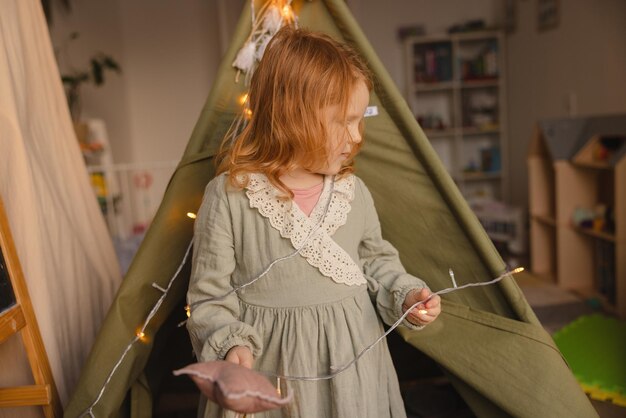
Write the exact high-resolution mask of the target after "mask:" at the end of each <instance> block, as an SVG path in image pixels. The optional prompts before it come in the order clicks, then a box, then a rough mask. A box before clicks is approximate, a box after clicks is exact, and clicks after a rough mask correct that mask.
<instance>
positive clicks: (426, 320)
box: [402, 288, 441, 325]
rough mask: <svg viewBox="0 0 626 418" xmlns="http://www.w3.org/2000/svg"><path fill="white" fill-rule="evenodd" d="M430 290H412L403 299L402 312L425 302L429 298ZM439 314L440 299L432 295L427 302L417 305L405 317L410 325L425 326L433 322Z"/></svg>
mask: <svg viewBox="0 0 626 418" xmlns="http://www.w3.org/2000/svg"><path fill="white" fill-rule="evenodd" d="M430 294H431V292H430V290H428V289H426V288H423V289H420V290H418V289H413V290H411V291H410V292H409V293H408V294H407V295H406V298H405V299H404V303H403V304H402V311H403V312H406V310H407V309H409V308H410V307H411V306H413V305H414V304H415V303H417V302H419V301H421V300H425V299H427V298H428V297H429V296H430ZM440 313H441V298H440V297H439V295H434V296H433V297H432V298H430V300H428V302H426V303H425V304H424V303H420V304H419V305H417V306H416V307H415V308H414V309H413V310H412V311H411V313H410V314H409V315H407V317H406V319H407V320H408V321H409V322H410V323H412V324H413V325H426V324H430V323H431V322H433V321H434V320H435V319H437V317H438V316H439V314H440Z"/></svg>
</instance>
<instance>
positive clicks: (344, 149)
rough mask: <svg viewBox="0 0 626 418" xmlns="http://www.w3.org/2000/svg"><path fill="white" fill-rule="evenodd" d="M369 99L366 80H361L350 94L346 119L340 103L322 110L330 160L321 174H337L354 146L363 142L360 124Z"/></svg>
mask: <svg viewBox="0 0 626 418" xmlns="http://www.w3.org/2000/svg"><path fill="white" fill-rule="evenodd" d="M369 99H370V92H369V89H368V88H367V86H366V85H365V82H363V81H362V80H359V81H357V83H356V84H355V86H354V88H353V90H352V93H351V95H350V99H349V101H348V108H347V112H346V115H345V119H344V115H343V114H342V112H341V108H340V107H339V105H332V106H328V107H326V108H325V109H324V110H323V111H322V115H323V117H324V123H325V126H326V131H327V133H328V143H327V144H328V145H327V146H328V161H327V164H326V167H325V168H324V169H323V170H320V173H319V174H327V175H334V174H337V173H338V172H339V170H341V167H342V165H343V163H344V162H345V161H346V160H347V159H348V158H350V154H351V152H352V147H353V146H354V145H355V144H358V143H359V142H361V133H360V132H359V125H360V123H361V120H362V119H363V115H364V114H365V109H366V108H367V105H368V103H369Z"/></svg>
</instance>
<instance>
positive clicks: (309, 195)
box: [291, 182, 324, 216]
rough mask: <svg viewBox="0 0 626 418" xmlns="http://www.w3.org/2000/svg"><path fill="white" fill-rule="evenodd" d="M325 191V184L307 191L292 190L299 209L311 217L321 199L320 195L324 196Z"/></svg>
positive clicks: (322, 183)
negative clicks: (323, 191)
mask: <svg viewBox="0 0 626 418" xmlns="http://www.w3.org/2000/svg"><path fill="white" fill-rule="evenodd" d="M323 189H324V182H321V183H320V184H317V185H315V186H313V187H309V188H307V189H291V191H292V192H293V201H294V202H296V204H297V205H298V207H299V208H300V209H301V210H302V212H304V214H305V215H306V216H310V215H311V212H313V208H314V207H315V205H316V204H317V201H318V200H319V198H320V195H321V194H322V190H323Z"/></svg>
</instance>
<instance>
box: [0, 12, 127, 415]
mask: <svg viewBox="0 0 626 418" xmlns="http://www.w3.org/2000/svg"><path fill="white" fill-rule="evenodd" d="M0 196H1V197H2V200H3V202H4V206H5V208H6V212H7V218H8V222H9V225H10V227H11V231H12V235H13V237H14V241H15V246H16V250H17V253H18V256H19V259H20V264H21V266H22V270H23V271H24V277H25V280H26V284H27V287H28V291H29V294H30V298H31V301H32V303H33V307H34V310H35V315H36V318H37V322H38V324H39V329H40V331H41V335H42V339H43V342H44V346H45V349H46V351H47V355H48V358H49V362H50V367H51V369H52V374H53V376H54V380H55V383H56V386H57V389H58V392H59V396H60V398H61V402H62V403H67V401H68V400H69V397H70V394H71V393H72V392H73V391H74V387H75V385H76V383H77V381H78V378H79V375H80V373H81V370H82V367H83V363H84V362H85V361H86V359H87V355H88V353H89V350H90V349H91V346H92V344H93V342H94V340H95V338H96V334H97V331H98V329H99V327H100V325H101V322H102V320H103V319H104V317H105V314H106V312H107V311H108V309H109V306H110V303H111V302H112V300H113V297H114V294H115V291H116V290H117V288H118V286H119V284H120V282H121V274H120V270H119V266H118V263H117V259H116V256H115V251H114V249H113V243H112V242H111V238H110V237H109V234H108V232H107V228H106V224H105V222H104V219H103V217H102V213H101V212H100V208H99V207H98V203H97V202H96V200H95V199H94V192H93V189H92V188H91V184H90V183H89V176H88V174H87V170H86V168H85V163H84V161H83V158H82V155H81V153H80V150H79V147H78V141H77V140H76V136H75V134H74V130H73V127H72V121H71V118H70V114H69V111H68V108H67V103H66V100H65V94H64V93H63V87H62V85H61V76H60V75H59V70H58V68H57V66H56V61H55V58H54V52H53V49H52V43H51V41H50V35H49V33H48V28H47V25H46V21H45V18H44V14H43V10H42V8H41V2H40V1H39V0H0ZM0 364H1V365H2V371H0V387H7V386H24V385H28V384H31V383H32V379H33V376H32V372H31V370H30V367H29V365H28V362H27V361H26V354H25V351H24V347H23V346H22V341H21V338H19V337H18V336H13V337H11V338H10V339H8V340H7V341H5V342H4V343H3V344H0ZM14 416H15V417H20V418H25V417H29V416H34V417H39V416H42V410H41V408H40V407H37V408H35V407H22V408H6V409H5V408H0V417H14Z"/></svg>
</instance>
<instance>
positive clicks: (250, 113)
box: [244, 109, 252, 118]
mask: <svg viewBox="0 0 626 418" xmlns="http://www.w3.org/2000/svg"><path fill="white" fill-rule="evenodd" d="M244 113H245V114H246V116H247V117H249V118H251V117H252V110H250V109H246V110H245V111H244Z"/></svg>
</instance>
